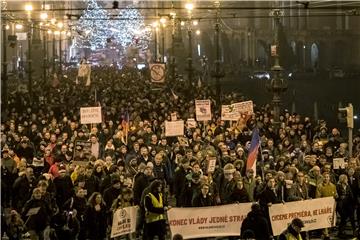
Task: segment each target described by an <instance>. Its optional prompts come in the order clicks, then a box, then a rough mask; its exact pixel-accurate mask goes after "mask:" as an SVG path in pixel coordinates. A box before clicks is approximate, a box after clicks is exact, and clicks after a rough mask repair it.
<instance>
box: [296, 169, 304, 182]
mask: <svg viewBox="0 0 360 240" xmlns="http://www.w3.org/2000/svg"><path fill="white" fill-rule="evenodd" d="M296 180H297V181H298V183H300V184H303V183H304V181H305V175H304V173H303V172H298V173H297V174H296Z"/></svg>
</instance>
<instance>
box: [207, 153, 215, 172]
mask: <svg viewBox="0 0 360 240" xmlns="http://www.w3.org/2000/svg"><path fill="white" fill-rule="evenodd" d="M215 165H216V157H209V165H208V168H207V172H208V173H213V172H214V171H215Z"/></svg>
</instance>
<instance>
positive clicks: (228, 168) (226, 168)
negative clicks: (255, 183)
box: [224, 163, 236, 174]
mask: <svg viewBox="0 0 360 240" xmlns="http://www.w3.org/2000/svg"><path fill="white" fill-rule="evenodd" d="M235 171H236V169H235V167H234V165H233V164H231V163H228V164H226V165H225V166H224V173H225V174H226V173H234V172H235Z"/></svg>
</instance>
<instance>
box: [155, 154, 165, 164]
mask: <svg viewBox="0 0 360 240" xmlns="http://www.w3.org/2000/svg"><path fill="white" fill-rule="evenodd" d="M162 160H163V156H162V155H161V154H159V153H158V154H156V155H155V165H157V166H159V165H160V164H161V163H162Z"/></svg>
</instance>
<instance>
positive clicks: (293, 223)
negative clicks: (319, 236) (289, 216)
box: [291, 218, 305, 234]
mask: <svg viewBox="0 0 360 240" xmlns="http://www.w3.org/2000/svg"><path fill="white" fill-rule="evenodd" d="M304 226H305V225H304V222H303V221H302V220H301V219H300V218H294V219H293V220H292V221H291V227H292V228H293V229H294V230H295V232H296V233H297V234H299V233H300V232H301V229H302V228H303V227H304Z"/></svg>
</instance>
